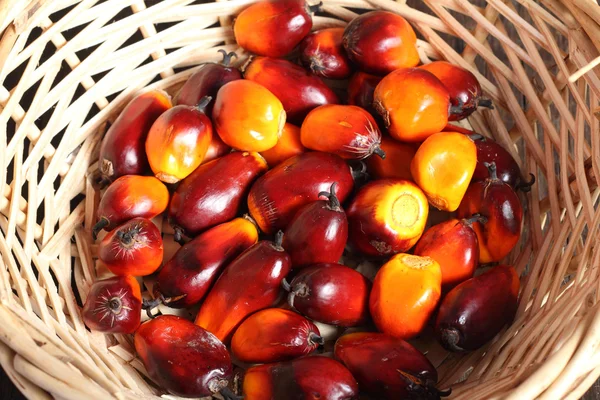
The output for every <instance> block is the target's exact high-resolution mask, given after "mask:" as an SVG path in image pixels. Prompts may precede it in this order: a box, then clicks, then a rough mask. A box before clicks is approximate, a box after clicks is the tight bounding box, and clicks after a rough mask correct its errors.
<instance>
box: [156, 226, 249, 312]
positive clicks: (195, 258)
mask: <svg viewBox="0 0 600 400" xmlns="http://www.w3.org/2000/svg"><path fill="white" fill-rule="evenodd" d="M257 241H258V230H257V228H256V226H255V225H254V223H252V222H250V221H249V220H248V219H246V218H236V219H234V220H231V221H229V222H225V223H223V224H221V225H217V226H215V227H213V228H211V229H209V230H207V231H206V232H204V233H201V234H200V235H198V236H197V237H196V238H194V239H193V240H192V241H190V242H188V243H186V244H185V245H183V247H181V248H180V249H179V250H178V251H177V253H175V255H174V256H173V258H171V259H170V260H169V261H167V263H165V265H164V266H163V268H162V269H161V270H160V272H159V273H158V276H157V278H156V284H155V286H154V294H155V297H157V295H158V294H160V295H162V296H163V297H164V298H167V299H169V298H178V297H180V296H182V295H185V297H183V298H180V299H178V300H175V301H167V302H166V305H168V306H169V307H173V308H186V307H191V306H193V305H194V304H197V303H199V302H200V301H201V300H202V299H203V298H204V296H205V295H206V294H207V293H208V291H209V289H210V288H211V286H212V284H213V283H214V282H215V281H216V280H217V278H218V277H219V274H220V273H221V271H223V269H224V268H225V267H226V266H227V265H228V264H229V263H230V262H231V261H233V260H234V259H235V258H236V257H237V256H239V255H240V254H241V253H242V252H244V251H245V250H246V249H248V248H249V247H250V246H252V245H254V244H255V243H256V242H257Z"/></svg>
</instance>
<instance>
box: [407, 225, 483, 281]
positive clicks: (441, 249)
mask: <svg viewBox="0 0 600 400" xmlns="http://www.w3.org/2000/svg"><path fill="white" fill-rule="evenodd" d="M476 220H477V218H475V219H474V220H468V219H462V220H457V219H451V220H449V221H444V222H442V223H440V224H437V225H434V226H432V227H431V228H429V229H428V230H426V231H425V233H424V234H423V236H422V237H421V239H420V240H419V242H418V243H417V246H416V247H415V251H414V253H415V255H417V256H428V257H431V258H433V259H434V260H435V261H437V263H438V264H439V265H440V268H441V270H442V289H443V290H444V291H445V292H447V291H448V290H449V289H452V288H453V287H454V286H456V285H458V284H459V283H461V282H463V281H466V280H467V279H469V278H472V277H473V274H474V273H475V269H476V268H477V264H478V263H479V243H478V241H477V234H475V231H474V230H473V228H472V226H471V224H472V223H473V222H475V221H476Z"/></svg>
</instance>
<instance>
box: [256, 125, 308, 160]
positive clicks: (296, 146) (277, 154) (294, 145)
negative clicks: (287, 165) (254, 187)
mask: <svg viewBox="0 0 600 400" xmlns="http://www.w3.org/2000/svg"><path fill="white" fill-rule="evenodd" d="M305 151H306V148H305V147H304V146H302V141H301V140H300V128H299V127H297V126H296V125H292V124H290V123H286V124H285V125H284V127H283V130H282V131H281V137H280V138H279V140H278V141H277V144H276V145H275V147H272V148H270V149H269V150H266V151H262V152H261V153H260V155H261V156H263V157H264V159H265V160H267V164H269V167H270V168H273V167H275V166H277V165H279V164H281V163H282V162H284V161H285V160H287V159H289V158H292V157H294V156H297V155H298V154H302V153H304V152H305Z"/></svg>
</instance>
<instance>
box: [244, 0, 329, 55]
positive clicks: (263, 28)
mask: <svg viewBox="0 0 600 400" xmlns="http://www.w3.org/2000/svg"><path fill="white" fill-rule="evenodd" d="M317 7H318V6H317ZM315 8H316V7H315ZM314 11H316V10H313V8H312V7H309V6H308V4H307V3H306V2H305V1H304V0H268V1H261V2H258V3H254V4H252V5H251V6H250V7H248V8H246V9H245V10H244V11H242V12H241V13H240V14H239V15H238V16H237V18H236V19H235V24H234V25H233V33H234V34H235V39H236V41H237V43H238V44H239V45H240V46H242V47H243V48H244V49H246V50H248V51H249V52H251V53H254V54H258V55H261V56H268V57H283V56H285V55H286V54H288V53H290V52H291V51H292V50H293V49H294V47H296V46H297V45H298V44H299V43H300V42H301V41H302V39H304V37H305V36H306V35H307V34H308V33H309V32H310V30H311V28H312V16H311V13H312V12H314Z"/></svg>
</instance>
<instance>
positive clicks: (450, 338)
mask: <svg viewBox="0 0 600 400" xmlns="http://www.w3.org/2000/svg"><path fill="white" fill-rule="evenodd" d="M519 287H520V283H519V276H518V275H517V271H515V269H514V268H513V267H509V266H506V265H499V266H497V267H493V268H492V269H490V270H489V271H487V272H485V273H483V274H481V275H479V276H476V277H474V278H471V279H469V280H468V281H466V282H463V283H461V284H460V285H458V286H457V287H455V288H454V289H452V290H451V291H450V293H448V294H447V295H446V297H445V298H444V300H443V301H442V305H441V307H440V310H439V313H438V316H437V320H436V323H435V333H436V337H437V338H438V340H439V342H440V343H441V344H442V346H444V348H446V349H447V350H450V351H471V350H476V349H478V348H480V347H481V346H483V345H484V344H486V343H487V342H489V341H490V340H492V339H493V338H494V336H496V335H497V334H498V332H500V331H501V330H502V328H503V327H504V326H505V325H506V324H509V323H510V322H511V321H512V320H513V318H514V317H515V313H516V312H517V307H518V297H519Z"/></svg>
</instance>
